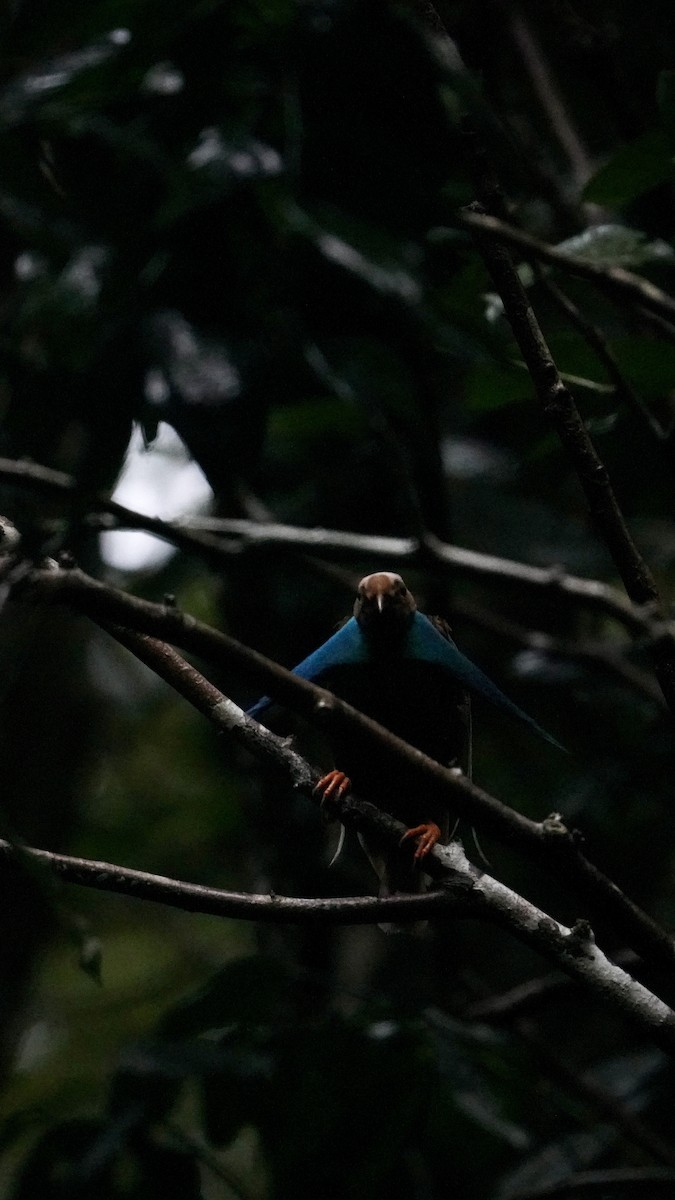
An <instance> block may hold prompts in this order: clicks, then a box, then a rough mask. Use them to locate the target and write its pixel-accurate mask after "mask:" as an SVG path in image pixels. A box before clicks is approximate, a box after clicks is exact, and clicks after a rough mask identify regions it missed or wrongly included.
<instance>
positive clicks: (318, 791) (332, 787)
mask: <svg viewBox="0 0 675 1200" xmlns="http://www.w3.org/2000/svg"><path fill="white" fill-rule="evenodd" d="M351 786H352V781H351V779H350V778H349V776H348V775H345V773H344V771H329V772H328V774H327V775H323V776H322V777H321V779H320V780H319V782H318V783H317V784H315V786H314V789H313V790H314V795H315V796H320V797H321V804H322V805H323V804H324V803H325V802H326V800H332V799H333V798H334V797H335V796H337V798H338V800H341V799H342V797H343V796H345V795H346V794H347V792H348V791H350V789H351Z"/></svg>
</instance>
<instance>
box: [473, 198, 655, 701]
mask: <svg viewBox="0 0 675 1200" xmlns="http://www.w3.org/2000/svg"><path fill="white" fill-rule="evenodd" d="M465 211H468V212H469V215H479V216H481V217H482V216H483V215H484V211H483V209H482V206H481V205H478V204H476V205H473V206H472V207H471V208H470V209H469V210H465ZM490 220H493V218H490ZM479 228H482V227H480V226H479ZM474 236H475V240H476V242H477V244H478V247H479V249H480V251H481V253H482V255H483V258H484V260H485V264H486V266H487V269H488V271H489V272H490V275H491V276H492V280H493V282H494V284H495V287H496V289H497V291H498V293H499V295H500V297H501V300H502V303H503V305H504V311H505V313H506V316H507V318H508V321H509V323H510V325H511V329H512V330H513V335H514V337H515V339H516V341H517V343H518V345H519V347H520V351H521V353H522V355H523V358H524V359H525V363H526V364H527V368H528V371H529V372H530V375H531V377H532V382H533V384H534V387H535V391H536V394H537V398H538V400H539V403H540V404H541V407H542V409H543V411H544V413H545V414H546V416H547V417H548V418H549V420H550V421H551V422H552V424H553V425H554V426H555V428H556V430H557V433H558V437H559V438H560V441H561V443H562V445H563V446H564V448H565V450H566V451H567V455H568V457H569V459H570V462H571V463H572V465H573V467H574V469H575V471H576V473H577V475H578V478H579V482H580V483H581V486H582V488H583V490H584V492H585V494H586V499H587V501H588V507H589V511H590V514H591V517H592V519H593V521H594V523H595V526H596V529H597V530H598V533H599V534H600V536H601V537H602V539H603V541H604V542H605V545H606V546H607V548H608V550H609V552H610V554H611V556H612V559H613V561H614V563H615V565H616V568H617V570H618V572H619V574H620V576H621V578H622V580H623V583H624V586H625V588H626V591H627V593H628V595H629V597H630V599H631V600H632V601H633V602H634V603H635V604H639V605H648V606H649V607H650V608H651V609H652V610H653V611H655V612H657V613H660V614H662V615H663V612H664V610H663V604H662V601H661V597H660V596H659V592H658V589H657V587H656V583H655V581H654V578H653V576H652V573H651V571H650V569H649V567H648V566H647V564H646V562H645V561H644V559H643V558H642V555H641V554H640V552H639V550H638V549H637V547H636V545H635V543H634V542H633V539H632V537H631V535H630V532H629V530H628V527H627V525H626V522H625V520H624V517H623V513H622V512H621V509H620V507H619V504H618V501H617V499H616V496H615V494H614V490H613V488H612V484H611V482H610V479H609V475H608V473H607V469H606V467H605V465H604V463H603V462H602V461H601V459H600V457H599V455H598V454H597V452H596V449H595V446H594V445H593V442H592V441H591V439H590V437H589V435H588V432H587V430H586V426H585V425H584V422H583V420H582V418H581V415H580V413H579V411H578V409H577V406H576V404H575V402H574V400H573V398H572V395H571V394H570V392H569V391H568V389H567V388H566V387H565V384H564V383H563V381H562V379H561V378H560V375H559V373H558V370H557V368H556V365H555V363H554V361H553V358H552V356H551V352H550V350H549V348H548V346H547V344H546V340H545V338H544V335H543V333H542V331H541V328H540V326H539V323H538V321H537V318H536V316H535V314H534V311H533V309H532V306H531V304H530V302H529V300H528V297H527V294H526V292H525V289H524V287H523V285H522V283H521V281H520V278H519V276H518V273H517V272H516V270H515V268H514V266H513V263H512V261H511V257H510V255H509V252H508V250H507V249H505V247H504V246H502V245H500V244H499V242H498V241H495V239H494V237H492V236H486V235H485V233H484V232H481V233H479V232H475V233H474ZM673 307H674V309H675V302H673ZM652 656H653V660H654V665H655V671H656V676H657V679H658V681H659V684H660V686H661V690H662V691H663V694H664V696H665V698H666V701H667V703H668V705H669V707H670V709H671V710H672V711H673V712H674V713H675V647H674V646H673V645H672V643H671V644H669V643H667V642H666V641H659V642H657V643H656V644H655V645H654V646H653V649H652Z"/></svg>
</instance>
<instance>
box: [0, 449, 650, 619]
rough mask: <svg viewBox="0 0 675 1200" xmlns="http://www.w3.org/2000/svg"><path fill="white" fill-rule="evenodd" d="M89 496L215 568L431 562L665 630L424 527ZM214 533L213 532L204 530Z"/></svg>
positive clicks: (37, 470)
mask: <svg viewBox="0 0 675 1200" xmlns="http://www.w3.org/2000/svg"><path fill="white" fill-rule="evenodd" d="M0 479H1V480H3V481H5V482H6V483H13V484H14V485H16V486H18V487H23V488H28V489H32V490H36V491H38V492H40V491H42V492H45V493H47V494H49V495H58V494H59V493H61V494H70V493H71V492H73V491H74V490H75V489H76V487H77V484H76V481H75V480H74V479H73V478H72V476H70V475H66V474H64V473H63V472H62V471H55V470H52V468H50V467H43V466H40V465H39V464H37V463H33V462H27V461H22V460H14V459H10V458H0ZM91 504H92V508H91V511H90V513H89V515H88V518H87V520H88V523H89V524H90V525H91V526H92V527H96V526H98V527H99V528H102V529H111V528H115V529H120V528H122V529H141V530H144V531H145V532H147V533H152V534H155V536H156V537H160V538H162V539H163V540H164V541H168V542H172V543H173V544H174V545H176V546H177V547H178V548H179V549H182V550H185V551H186V552H187V553H192V554H198V555H199V556H200V557H201V558H203V559H204V560H205V561H207V562H209V563H211V564H212V565H213V566H216V567H219V568H220V569H222V566H223V563H232V562H233V561H234V560H236V558H237V557H238V556H240V555H241V554H246V553H258V552H261V551H264V550H265V549H268V548H277V547H279V546H286V547H288V548H289V549H291V548H292V549H296V550H302V551H306V552H309V553H313V554H321V556H322V557H330V558H335V559H336V560H338V561H344V560H351V559H353V557H354V555H363V556H364V557H367V558H368V559H369V560H370V561H373V562H381V563H383V564H384V563H387V564H388V565H389V564H393V565H399V566H403V565H405V564H407V563H409V564H410V565H411V566H416V567H420V568H424V567H429V566H433V567H434V568H436V569H438V568H440V569H441V570H444V571H447V572H452V573H453V574H460V575H465V576H467V577H468V578H471V579H483V580H487V581H496V582H499V583H515V584H518V585H521V586H523V587H528V588H532V589H534V590H538V589H541V590H543V591H545V592H548V593H549V594H555V595H559V596H561V597H565V598H567V599H569V600H571V601H574V602H576V603H578V604H582V605H583V606H584V607H586V608H590V609H592V610H594V611H597V612H601V613H604V614H605V615H606V616H608V617H611V618H612V619H613V620H615V621H617V622H619V623H620V624H621V625H623V626H624V627H625V628H627V629H629V630H630V631H631V632H632V633H634V634H637V635H639V636H642V637H649V638H652V639H655V640H656V639H662V638H668V637H671V638H672V637H673V634H672V631H671V628H670V626H669V625H668V624H666V623H664V622H663V620H659V619H656V618H655V617H654V614H653V613H652V612H651V610H650V609H649V608H648V607H647V608H646V609H645V608H644V607H642V606H640V605H634V604H631V603H630V601H629V600H627V599H626V597H625V596H624V595H622V593H621V592H619V591H618V590H617V589H616V588H614V587H612V586H611V585H610V584H606V583H603V582H602V581H600V580H596V579H583V578H581V577H579V576H576V575H569V574H567V572H566V571H564V570H563V569H562V568H561V567H560V566H559V565H555V566H552V567H537V566H532V565H530V564H529V563H520V562H515V561H514V560H512V559H507V558H500V557H498V556H497V555H494V554H482V553H481V552H480V551H477V550H467V549H465V548H464V547H461V546H453V545H449V544H448V543H446V542H442V541H441V540H440V539H439V538H437V537H435V536H434V535H433V534H430V533H427V534H426V535H425V537H424V539H423V541H419V540H418V539H416V538H398V537H387V536H380V535H373V534H366V533H352V532H345V531H343V530H339V529H320V528H314V529H304V528H301V527H298V526H295V525H284V524H281V523H279V522H258V521H251V520H243V519H241V518H219V517H199V518H186V519H185V520H182V521H176V522H171V521H165V520H162V519H161V518H159V517H148V516H145V515H144V514H143V513H138V512H135V511H134V510H133V509H129V508H125V507H124V505H122V504H118V503H117V502H116V501H114V500H111V499H110V498H109V497H108V496H105V495H96V496H93V497H92V501H91ZM214 534H215V535H220V536H212V535H214ZM226 538H227V539H228V540H226Z"/></svg>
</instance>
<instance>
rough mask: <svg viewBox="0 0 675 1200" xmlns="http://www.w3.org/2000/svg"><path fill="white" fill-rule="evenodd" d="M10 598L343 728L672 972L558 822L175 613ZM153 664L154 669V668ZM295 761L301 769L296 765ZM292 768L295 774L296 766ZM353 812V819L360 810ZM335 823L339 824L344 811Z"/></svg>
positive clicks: (29, 585) (84, 595)
mask: <svg viewBox="0 0 675 1200" xmlns="http://www.w3.org/2000/svg"><path fill="white" fill-rule="evenodd" d="M16 594H17V596H18V598H21V596H23V597H24V599H25V600H26V601H27V600H28V599H29V598H31V597H32V598H33V600H34V601H41V602H43V603H46V602H49V601H52V602H61V603H65V604H68V605H69V606H70V607H71V608H73V609H75V610H77V611H79V612H82V613H84V614H86V615H87V616H89V617H90V618H92V619H93V620H95V621H97V622H98V623H99V624H102V625H104V626H105V627H109V626H111V625H115V626H124V627H125V628H126V629H127V632H126V633H125V634H124V636H125V637H127V638H128V637H129V636H130V634H129V630H130V629H131V628H133V629H134V630H136V631H140V632H142V633H146V634H148V635H150V640H151V639H152V638H157V637H159V638H161V639H162V640H164V641H167V642H171V643H173V644H174V645H177V646H181V647H182V648H183V649H185V650H188V651H189V652H192V653H195V654H197V655H199V656H200V657H201V658H202V659H204V660H205V661H206V662H211V663H213V664H217V665H218V666H219V667H220V668H221V669H223V668H224V669H226V670H230V671H233V670H234V671H237V672H240V673H241V674H243V675H244V676H245V677H246V678H248V679H249V681H250V682H251V683H252V684H253V685H255V686H257V687H259V688H260V691H261V692H266V693H267V694H269V695H271V696H273V697H274V698H275V699H276V700H278V701H279V702H280V703H282V704H285V705H287V706H288V707H289V708H291V709H292V710H294V711H296V712H299V713H301V714H302V715H304V716H305V717H306V718H307V719H309V720H310V721H313V722H314V723H316V724H318V725H319V726H322V727H323V728H324V729H326V730H328V729H329V728H331V727H332V728H337V727H339V726H340V725H342V726H347V727H348V728H349V732H350V736H353V737H355V738H360V739H362V740H363V741H364V744H366V745H368V746H369V747H371V748H372V749H373V752H375V753H380V754H381V753H383V752H384V753H387V754H389V755H391V756H392V757H393V758H395V759H396V760H397V761H398V762H399V763H400V765H401V769H404V770H405V771H406V772H407V773H408V774H409V776H410V779H411V783H412V784H413V785H414V786H419V787H424V788H426V789H427V790H428V791H430V792H435V793H436V794H438V795H442V797H443V800H444V802H445V803H447V804H448V805H449V806H450V808H451V809H452V811H454V812H455V813H456V814H457V815H458V816H462V817H464V818H466V819H467V820H469V821H470V822H471V823H472V824H474V825H475V826H476V827H477V828H478V829H479V830H485V831H486V832H490V833H492V834H493V835H494V836H495V837H496V838H498V839H499V840H501V841H503V842H506V843H510V844H513V845H517V846H518V847H519V848H521V849H522V850H523V851H524V852H526V853H527V854H528V855H529V856H530V857H531V858H532V859H533V860H535V861H538V862H539V863H541V864H543V865H544V866H545V867H546V869H547V870H550V871H551V872H553V873H555V874H556V875H558V876H559V877H560V878H562V879H563V880H564V881H565V883H566V884H568V885H569V884H570V883H572V884H573V885H574V886H575V887H576V888H577V889H579V890H580V891H581V893H582V895H583V897H584V902H585V903H588V904H589V905H590V906H591V909H592V912H593V913H600V914H602V915H603V916H605V917H610V918H611V920H612V922H613V924H614V927H615V928H616V930H617V932H618V934H619V936H621V937H623V938H624V939H625V940H626V942H627V943H628V944H629V945H632V946H633V947H634V949H636V950H637V951H638V952H639V953H641V954H642V955H644V956H646V957H648V958H652V959H653V960H655V961H658V962H661V963H663V964H664V965H667V966H668V967H669V968H670V969H672V967H673V966H675V943H674V942H673V939H672V938H671V937H670V936H669V935H668V934H667V933H666V932H665V930H663V929H661V928H660V927H659V926H658V925H657V924H656V922H654V921H652V920H651V918H650V917H649V916H648V915H647V914H646V913H644V912H643V911H642V910H641V909H640V908H639V907H638V906H637V905H635V904H634V903H633V902H632V901H631V900H630V899H629V898H628V897H627V896H625V895H624V893H623V892H622V891H621V890H620V889H619V888H618V887H617V886H616V884H614V883H613V882H612V880H610V879H608V878H607V877H606V876H604V875H603V874H602V872H601V871H599V870H598V869H597V868H596V867H595V866H594V865H593V864H592V863H591V862H590V861H589V860H588V859H587V858H586V857H585V856H584V855H583V854H582V853H581V850H580V848H579V845H578V841H577V839H576V838H575V836H574V835H573V834H572V833H570V832H569V831H568V830H567V829H566V827H565V826H564V824H563V822H562V821H561V819H560V818H559V817H558V816H557V815H554V817H553V818H549V819H547V820H545V821H542V822H536V821H532V820H530V819H529V818H528V817H526V816H524V815H523V814H522V813H518V812H516V811H515V810H513V809H511V808H509V807H508V806H507V805H505V804H502V803H501V802H500V801H499V800H498V799H496V798H495V797H494V796H491V795H490V794H489V793H487V792H485V791H483V790H482V789H481V788H479V787H477V786H476V784H474V783H473V782H472V781H470V780H468V779H466V778H465V777H464V776H462V775H461V774H459V773H455V772H453V771H451V770H448V769H447V768H445V767H443V766H441V764H440V763H437V762H435V761H434V760H433V759H429V758H427V757H426V756H425V755H423V754H422V753H421V752H420V751H419V750H416V749H414V748H413V747H412V746H409V745H408V744H407V743H406V742H403V741H402V740H401V739H400V738H397V737H395V736H394V734H392V733H390V732H389V731H388V730H386V729H383V728H382V727H381V726H379V725H377V723H376V722H374V721H372V720H370V719H369V718H368V717H366V716H364V715H363V714H361V713H359V712H357V711H356V710H355V709H352V708H351V707H350V706H349V705H347V704H345V703H344V702H342V701H340V700H338V699H337V698H336V697H334V696H332V695H331V693H330V692H327V691H325V690H323V689H322V688H319V687H316V686H315V685H314V684H311V683H309V682H308V681H307V680H304V679H300V678H298V677H297V676H295V675H293V674H292V673H291V672H289V671H286V670H285V669H284V668H283V667H280V666H279V665H278V664H277V663H274V662H271V661H270V660H269V659H267V658H265V657H264V656H263V655H261V654H259V653H257V652H256V651H254V650H251V649H250V648H249V647H247V646H244V645H242V643H240V642H238V641H237V640H236V639H235V638H232V637H231V636H230V635H228V634H225V633H221V632H219V631H218V630H214V629H212V628H210V627H209V626H207V625H204V624H203V623H201V622H199V621H196V620H195V619H194V618H193V617H190V616H188V615H186V614H184V613H181V612H180V611H179V610H178V609H176V608H175V607H170V606H163V605H159V604H152V603H151V602H149V601H146V600H142V599H139V598H138V597H135V596H130V595H128V594H126V593H124V592H121V591H119V590H117V589H114V588H111V587H108V586H107V585H105V584H103V583H100V582H98V581H96V580H94V579H91V578H90V577H89V576H87V575H85V574H84V573H83V572H82V571H80V570H78V569H77V568H75V569H70V570H63V569H58V568H54V569H45V570H36V571H33V572H32V573H31V574H30V576H29V577H28V578H27V579H26V580H24V581H23V582H22V583H21V585H20V587H19V590H18V593H16ZM118 636H121V634H118ZM137 649H138V647H137V648H136V649H135V650H134V652H135V653H136V652H137ZM166 649H168V648H166ZM153 653H154V651H153ZM163 653H165V651H164V652H163ZM181 661H182V660H181ZM153 666H154V669H157V670H158V669H159V667H158V665H156V664H155V663H154V662H153ZM160 673H161V671H160ZM189 686H190V682H189V674H188V673H187V672H184V674H183V687H184V688H186V689H189ZM179 690H181V689H179ZM183 694H185V695H188V692H187V691H183ZM188 698H189V696H188ZM217 703H220V702H219V701H215V700H214V705H215V704H217ZM229 705H231V701H227V702H226V705H225V707H224V708H223V710H222V713H223V714H224V715H226V710H227V709H228V706H229ZM234 707H235V708H236V706H234ZM202 711H204V710H203V709H202ZM239 712H240V710H238V709H237V713H239ZM249 725H251V726H254V729H255V731H254V735H253V741H255V739H262V743H261V744H262V747H263V750H264V751H265V753H272V751H273V752H274V753H277V752H278V748H274V747H273V743H272V742H271V741H270V738H271V735H268V734H267V733H266V731H265V730H263V729H262V727H259V726H257V725H256V723H255V722H249ZM235 729H236V730H237V736H245V737H248V736H249V735H248V733H246V729H247V726H246V724H245V723H243V724H242V722H241V721H240V719H239V717H237V719H236V721H235V722H234V725H233V732H234V730H235ZM242 730H243V731H244V732H243V734H242ZM298 761H299V764H300V763H301V762H302V760H298ZM298 769H299V770H300V771H301V770H302V769H303V768H302V766H301V765H299V767H298ZM308 786H309V781H308ZM352 803H353V801H352V798H351V797H347V798H345V800H344V804H345V805H346V808H345V811H348V810H349V805H350V804H352ZM355 811H356V819H357V820H358V810H355ZM336 815H338V816H340V818H341V819H342V815H343V812H342V810H340V811H338V812H336ZM387 820H391V818H387ZM392 828H393V826H392ZM397 828H398V826H397Z"/></svg>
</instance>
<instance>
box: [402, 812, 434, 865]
mask: <svg viewBox="0 0 675 1200" xmlns="http://www.w3.org/2000/svg"><path fill="white" fill-rule="evenodd" d="M408 838H417V849H416V850H415V859H416V860H418V859H420V858H426V856H427V854H428V853H429V851H430V850H431V849H432V848H433V847H434V846H435V845H436V842H440V840H441V831H440V829H439V827H438V825H435V824H434V822H433V821H429V822H427V824H425V825H415V827H414V829H408V830H407V831H406V833H404V834H403V837H402V838H401V842H400V844H401V845H403V843H404V842H405V841H407V840H408Z"/></svg>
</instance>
